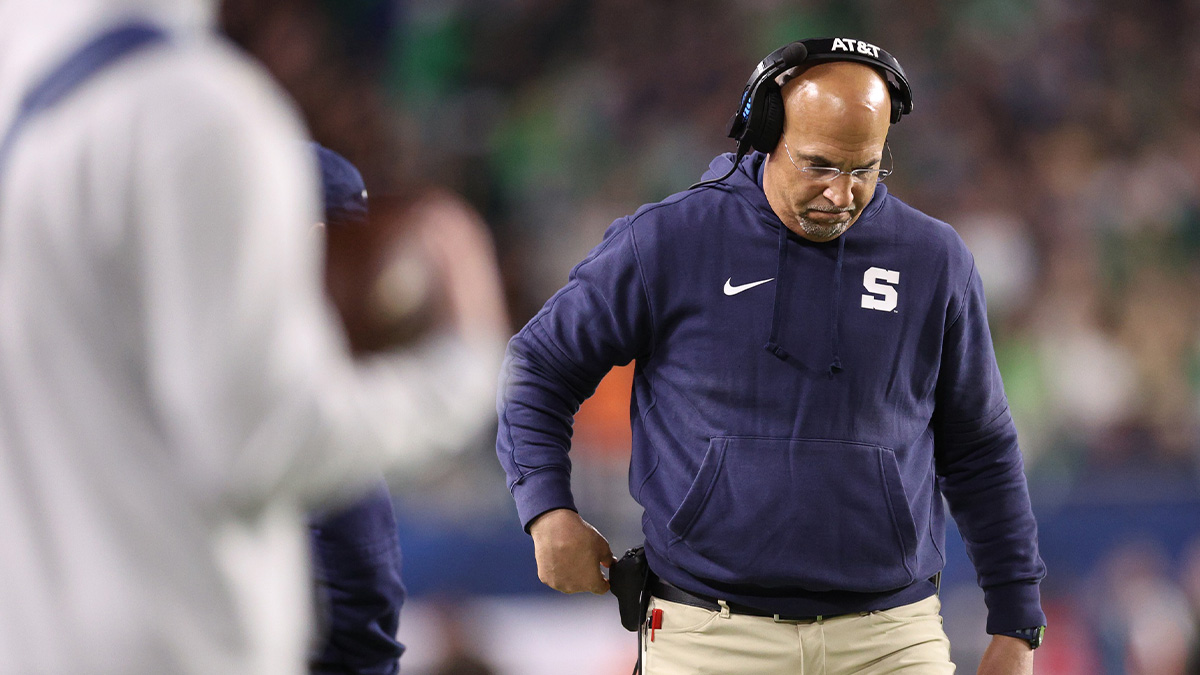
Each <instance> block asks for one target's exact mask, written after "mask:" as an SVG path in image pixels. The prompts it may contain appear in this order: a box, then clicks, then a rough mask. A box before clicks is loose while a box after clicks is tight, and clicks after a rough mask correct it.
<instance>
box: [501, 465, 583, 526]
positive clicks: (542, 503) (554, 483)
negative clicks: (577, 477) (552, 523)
mask: <svg viewBox="0 0 1200 675" xmlns="http://www.w3.org/2000/svg"><path fill="white" fill-rule="evenodd" d="M512 496H513V499H514V500H515V501H516V502H517V515H518V516H520V518H521V527H523V528H525V532H529V524H530V523H531V522H533V520H534V519H535V518H537V517H538V516H540V515H542V514H543V513H545V512H547V511H553V510H554V509H571V510H572V511H578V510H579V509H577V508H575V499H574V498H573V497H572V496H571V474H570V473H568V472H567V471H563V470H561V469H543V470H541V471H538V472H536V473H531V474H528V475H526V476H525V477H523V478H522V479H521V480H519V481H518V482H516V483H515V484H513V486H512Z"/></svg>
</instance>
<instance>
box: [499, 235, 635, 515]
mask: <svg viewBox="0 0 1200 675" xmlns="http://www.w3.org/2000/svg"><path fill="white" fill-rule="evenodd" d="M633 230H634V228H633V226H632V225H631V224H630V221H629V220H627V219H621V220H618V221H616V222H615V223H613V225H612V226H611V227H609V229H608V232H607V233H606V234H605V238H604V240H603V241H602V242H601V243H600V245H599V246H597V247H596V248H595V249H593V250H592V252H591V253H590V254H589V255H588V257H587V258H586V259H584V261H583V262H581V263H580V264H579V265H578V266H576V267H575V269H574V270H572V271H571V275H570V278H569V280H568V283H567V285H566V286H564V287H563V288H562V289H561V290H560V291H559V292H558V293H556V294H555V295H554V296H553V297H552V298H550V300H549V301H548V302H547V303H546V305H545V307H543V308H542V310H541V311H540V312H538V314H537V315H536V316H535V317H533V319H531V320H530V321H529V323H528V324H527V325H526V326H525V327H524V328H523V329H521V331H520V332H519V333H517V335H516V336H514V337H513V339H512V340H511V341H510V342H509V344H508V353H507V355H506V357H505V362H504V371H503V373H502V375H501V382H500V394H499V403H498V412H499V418H500V428H499V431H498V433H497V437H496V453H497V455H498V456H499V458H500V464H501V465H502V466H503V467H504V471H505V473H506V474H507V476H508V486H509V490H510V491H511V492H512V495H513V498H514V499H515V500H516V503H517V512H518V514H519V516H520V518H521V524H522V525H523V526H524V527H525V529H526V530H528V529H529V523H530V522H531V521H532V520H533V519H535V518H537V517H538V516H539V515H541V514H543V513H545V512H547V511H550V510H553V509H558V508H568V509H572V510H574V509H575V502H574V499H573V498H572V496H571V475H570V474H571V462H570V459H569V458H568V457H567V452H568V450H570V447H571V430H572V424H573V422H574V416H575V413H576V412H577V411H578V410H579V406H580V404H582V403H583V401H584V400H585V399H587V397H589V396H591V395H592V393H593V392H595V390H596V385H598V384H599V382H600V380H601V379H602V378H603V377H604V375H605V374H606V373H607V372H608V371H609V370H610V369H611V368H612V367H613V366H617V365H624V364H626V363H629V362H630V361H631V360H633V359H635V358H639V357H641V356H644V355H645V354H646V353H647V352H648V351H649V349H650V345H652V344H653V326H652V321H651V318H650V317H651V311H650V305H649V299H648V296H647V293H646V285H645V278H644V275H643V272H642V266H641V263H640V256H641V252H640V251H639V249H638V242H637V241H636V240H635V238H634V231H633Z"/></svg>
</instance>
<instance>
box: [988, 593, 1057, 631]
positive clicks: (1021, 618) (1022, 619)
mask: <svg viewBox="0 0 1200 675" xmlns="http://www.w3.org/2000/svg"><path fill="white" fill-rule="evenodd" d="M983 601H984V602H985V603H986V604H987V608H988V619H987V632H988V633H990V634H992V635H996V634H997V633H1007V632H1009V631H1014V630H1021V629H1022V628H1033V627H1035V626H1045V625H1046V615H1045V614H1044V613H1043V612H1042V596H1041V590H1040V586H1039V584H1038V582H1036V581H1033V582H1029V581H1019V582H1014V583H1011V584H1004V585H1001V586H993V587H991V588H985V589H983Z"/></svg>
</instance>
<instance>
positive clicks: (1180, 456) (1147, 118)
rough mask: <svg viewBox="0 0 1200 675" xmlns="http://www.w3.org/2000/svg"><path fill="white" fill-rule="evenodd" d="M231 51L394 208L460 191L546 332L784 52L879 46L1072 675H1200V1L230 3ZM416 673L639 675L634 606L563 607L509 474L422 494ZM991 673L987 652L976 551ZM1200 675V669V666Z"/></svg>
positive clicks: (614, 489)
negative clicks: (989, 335)
mask: <svg viewBox="0 0 1200 675" xmlns="http://www.w3.org/2000/svg"><path fill="white" fill-rule="evenodd" d="M222 14H223V16H222V21H223V25H224V26H225V28H226V31H227V32H228V33H229V34H230V36H231V37H232V38H233V39H234V40H235V41H237V42H238V43H240V44H241V45H243V46H244V47H245V48H246V49H248V50H249V51H250V52H251V53H252V54H254V55H255V56H256V57H257V58H259V59H261V60H262V61H263V62H264V63H266V64H267V67H268V68H270V70H271V71H272V72H273V73H274V74H275V76H276V77H277V78H278V79H279V81H280V82H281V83H282V84H283V85H284V86H285V87H286V88H287V89H288V90H289V92H290V93H291V94H292V96H293V97H294V98H295V99H296V100H297V102H298V103H299V106H300V107H301V109H302V112H303V114H304V116H305V118H306V119H307V121H308V123H309V125H310V128H311V130H312V133H313V134H314V136H315V138H316V139H317V140H318V141H320V142H322V143H324V144H325V145H328V146H329V147H332V148H334V149H336V150H338V151H339V152H342V153H343V154H345V155H346V156H348V157H349V158H350V159H351V160H353V161H354V162H355V163H357V164H358V165H359V166H360V167H361V168H362V169H363V173H364V175H365V177H366V181H367V185H368V188H369V189H370V190H371V192H372V194H373V195H375V196H383V195H388V196H392V197H396V198H398V199H405V198H407V197H411V196H413V195H419V194H422V193H423V192H426V191H428V190H430V189H433V188H434V187H435V186H441V187H444V188H449V189H450V190H453V191H456V192H457V193H459V194H461V195H462V196H464V197H465V198H466V200H467V201H469V202H470V204H471V205H473V206H474V207H475V208H476V209H477V210H478V211H479V212H480V213H481V214H482V215H483V217H484V219H485V220H486V221H487V223H488V224H489V227H490V228H491V230H492V232H493V234H494V235H495V237H496V241H497V246H498V248H499V253H500V256H501V262H502V269H503V271H504V274H505V282H506V290H507V294H508V301H509V308H510V314H511V317H512V320H513V324H514V326H516V327H519V326H521V325H523V324H524V322H525V321H526V320H527V319H528V318H529V317H531V316H532V315H533V314H534V313H535V312H536V311H537V310H538V308H539V307H540V306H541V304H542V303H543V302H544V301H545V300H546V299H547V298H548V297H549V296H550V295H551V294H552V293H553V292H554V291H555V290H556V289H557V288H558V287H559V286H561V285H562V284H563V283H564V282H565V280H566V275H567V272H568V270H569V269H570V267H571V266H572V265H573V264H574V263H575V262H577V261H579V260H580V259H581V258H582V257H583V256H584V255H585V254H586V252H587V251H588V250H589V249H590V248H591V247H592V246H594V245H595V244H596V243H597V242H598V241H599V240H600V237H601V235H602V233H603V231H604V229H605V228H606V227H607V226H608V224H609V223H610V222H611V221H612V220H613V219H614V218H616V217H619V216H621V215H624V214H626V213H631V212H633V211H634V210H635V209H636V208H637V207H638V206H639V205H640V204H642V203H644V202H648V201H657V200H659V199H661V198H663V197H665V196H666V195H668V194H670V193H672V192H675V191H678V190H682V189H684V188H686V187H687V186H688V185H689V184H691V183H692V182H693V181H695V180H697V178H698V176H699V175H700V173H701V172H702V171H703V170H704V168H705V167H706V166H707V164H708V160H709V159H710V158H711V156H713V155H714V154H716V153H718V152H723V151H726V150H728V149H729V148H730V145H729V143H728V141H727V140H726V139H724V136H723V134H724V127H725V123H726V121H727V119H728V116H729V115H730V114H731V112H732V110H733V108H734V106H735V105H736V102H737V99H738V96H739V95H740V93H741V89H742V86H743V84H744V83H745V80H746V78H747V76H748V74H749V72H750V70H751V69H752V68H753V66H754V65H755V64H756V63H757V62H758V60H759V59H760V58H761V57H762V56H763V55H765V54H766V53H767V52H769V51H770V50H772V49H774V48H775V47H778V46H780V45H782V44H785V43H786V42H789V41H791V40H794V39H799V38H802V37H815V36H824V35H849V36H854V37H859V38H862V39H866V40H868V41H870V42H873V43H876V44H879V45H880V46H882V47H884V48H885V49H887V50H889V51H890V52H891V53H892V54H894V55H896V56H897V58H899V60H900V62H901V63H902V64H903V65H904V67H905V68H906V70H907V72H908V74H909V77H910V79H911V81H912V84H913V88H914V91H915V102H916V110H915V113H914V114H913V115H911V116H909V117H907V118H905V119H904V121H903V122H902V123H900V124H899V125H898V126H896V127H895V128H894V130H893V131H892V134H891V147H892V150H893V152H894V156H895V170H896V171H895V174H894V176H893V177H892V178H889V179H888V180H889V186H890V189H891V190H892V191H893V192H894V193H895V194H897V195H898V196H900V197H901V198H903V199H905V200H906V201H908V202H909V203H911V204H913V205H914V206H916V207H918V208H920V209H922V210H924V211H926V212H927V213H930V214H932V215H934V216H937V217H939V218H941V219H943V220H946V221H947V222H949V223H951V224H952V225H954V226H955V228H956V229H957V230H958V231H959V232H960V233H961V235H962V236H963V238H964V239H965V240H966V241H967V243H968V244H969V246H970V247H971V249H972V251H973V252H974V253H975V256H976V258H977V261H978V265H979V268H980V270H981V273H982V276H983V279H984V282H985V284H986V286H987V293H988V299H989V306H990V316H991V325H992V330H993V334H994V337H995V341H996V347H997V352H998V355H999V358H1000V362H1001V369H1002V371H1003V374H1004V378H1005V383H1006V385H1007V390H1008V394H1009V398H1010V401H1011V405H1012V409H1013V413H1014V417H1015V418H1016V421H1017V425H1018V427H1019V429H1020V432H1021V439H1022V445H1023V449H1024V452H1025V458H1026V468H1027V472H1028V475H1029V478H1030V482H1031V490H1032V493H1033V498H1034V504H1035V510H1036V512H1037V515H1038V517H1039V521H1040V526H1041V545H1042V549H1043V556H1044V557H1045V559H1046V562H1047V565H1048V566H1049V570H1050V576H1049V577H1048V578H1047V580H1046V582H1045V584H1044V586H1043V593H1044V599H1045V607H1046V610H1047V614H1048V615H1049V620H1050V629H1049V632H1048V637H1047V642H1046V646H1045V647H1044V648H1043V650H1042V651H1040V652H1039V654H1038V660H1037V672H1038V673H1039V674H1041V675H1049V674H1055V675H1068V674H1069V675H1075V674H1078V675H1085V674H1086V675H1094V674H1098V673H1102V674H1117V673H1137V674H1148V675H1149V674H1154V675H1175V674H1178V673H1197V672H1200V665H1197V663H1196V652H1197V634H1198V629H1197V625H1198V616H1200V614H1198V612H1200V480H1198V477H1197V476H1198V472H1197V467H1198V464H1200V436H1198V434H1200V425H1198V421H1200V330H1197V328H1198V327H1200V302H1198V301H1197V297H1198V294H1200V84H1198V83H1200V2H1198V1H1197V0H1148V1H1147V2H1142V3H1127V2H1121V1H1118V0H1100V1H1096V2H1089V1H1086V0H961V1H958V2H953V1H951V0H916V1H911V2H897V1H890V0H889V1H883V2H868V1H866V0H827V1H821V0H813V1H809V2H784V1H782V0H742V1H741V2H716V1H710V0H650V1H647V0H642V1H635V0H226V4H225V7H224V9H223V12H222ZM630 379H631V374H630V372H629V371H628V370H617V371H614V372H613V373H612V374H611V375H610V376H609V378H608V379H607V380H606V381H605V382H604V383H603V384H602V385H601V388H600V391H599V392H598V393H597V395H596V397H594V398H593V400H591V401H589V403H588V404H587V405H586V406H585V409H584V410H583V411H581V413H580V415H579V419H578V424H577V433H576V442H575V449H574V451H573V453H572V454H573V457H574V460H575V474H574V482H575V485H576V494H577V497H578V503H579V506H580V509H581V511H582V512H583V514H584V516H585V518H587V519H589V520H590V521H591V522H593V523H594V524H595V525H596V526H597V527H598V528H599V529H600V530H601V531H602V532H603V533H605V534H606V535H607V536H608V538H609V540H610V541H611V542H612V545H613V549H614V551H616V552H617V553H618V555H619V554H620V552H621V551H623V550H624V549H625V548H627V547H629V546H632V545H636V544H637V543H639V542H640V538H639V529H638V523H639V516H640V510H639V508H638V507H637V506H636V504H634V503H633V501H632V499H631V498H630V497H629V496H628V492H627V488H626V484H625V482H626V463H627V457H628V452H629V449H628V443H629V432H628V419H627V415H628V396H629V384H630ZM396 497H397V505H398V506H397V509H398V515H399V519H400V523H401V525H400V529H401V538H402V542H403V545H404V548H405V555H406V562H405V565H406V568H405V575H406V581H407V583H408V587H409V589H410V591H411V594H412V597H411V600H410V602H409V604H408V605H407V606H406V608H405V612H404V615H403V618H402V626H401V636H402V637H403V639H404V640H405V641H406V642H407V643H408V644H409V646H410V648H409V652H408V654H407V655H406V656H405V658H404V660H403V661H402V664H403V667H404V671H405V672H406V673H410V674H415V675H422V674H429V675H433V674H440V675H448V674H450V673H460V674H464V675H465V674H468V673H495V674H497V675H507V674H517V673H520V674H521V675H537V674H541V673H545V674H555V675H563V674H568V675H615V674H617V673H626V672H629V670H630V669H631V666H632V663H633V660H634V656H635V639H634V637H633V635H632V634H629V633H625V632H624V631H622V630H621V628H620V627H619V625H618V621H617V611H616V605H615V601H614V600H613V599H612V598H611V597H606V598H598V597H580V596H574V597H564V596H559V595H557V594H555V593H553V592H551V591H549V590H547V589H545V588H542V587H541V586H540V584H539V583H538V580H537V576H536V571H535V566H534V562H533V550H532V544H531V542H530V540H529V538H528V536H527V535H525V534H524V533H523V532H522V531H521V529H520V526H519V524H518V522H517V518H516V512H515V509H514V507H513V505H512V502H511V500H510V498H509V496H508V494H507V491H506V489H505V485H504V477H503V474H502V473H501V471H500V468H499V466H498V464H497V462H496V460H495V457H494V454H493V451H492V449H491V447H490V444H489V443H487V442H484V443H481V444H480V447H479V448H477V449H476V450H475V451H474V452H473V453H472V454H471V455H470V456H468V457H465V458H463V459H462V460H461V461H460V462H459V463H458V465H456V466H455V467H452V468H450V469H448V470H446V471H445V472H443V473H441V474H439V475H437V476H430V477H428V479H427V480H422V481H421V482H420V483H419V484H413V485H403V486H398V490H397V494H396ZM948 537H949V539H950V541H951V543H952V545H951V547H950V549H951V556H950V560H949V562H948V567H947V573H946V580H945V584H944V586H943V601H944V603H945V609H944V614H945V617H946V629H947V632H948V633H949V634H950V636H951V640H952V642H953V657H954V659H955V661H956V662H957V663H958V664H959V666H960V670H961V672H966V673H973V672H974V668H975V665H976V663H977V662H978V659H979V656H980V654H981V652H982V649H983V647H984V646H985V645H986V636H985V635H984V632H983V621H984V607H983V602H982V594H981V593H980V592H979V591H978V589H976V588H975V583H974V575H973V572H972V571H971V568H970V565H969V562H968V561H967V560H966V556H965V554H964V553H963V550H962V547H961V543H960V542H958V536H957V534H956V533H954V532H951V533H950V534H949V535H948ZM1189 653H1191V654H1192V656H1191V661H1192V662H1191V665H1190V666H1189V665H1188V661H1189Z"/></svg>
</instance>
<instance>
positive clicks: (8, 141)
mask: <svg viewBox="0 0 1200 675" xmlns="http://www.w3.org/2000/svg"><path fill="white" fill-rule="evenodd" d="M166 39H167V34H166V32H164V31H163V30H162V29H161V28H159V27H157V26H154V25H152V24H149V23H143V22H131V23H125V24H121V25H118V26H115V27H113V28H111V29H109V30H107V31H105V32H103V33H101V34H100V35H98V36H96V37H95V38H93V39H92V40H90V41H88V42H87V43H86V44H85V45H83V46H82V47H80V48H79V49H78V50H76V51H75V52H74V53H72V54H71V55H70V56H68V57H67V58H66V59H64V60H63V61H62V63H60V64H59V65H58V66H56V67H55V68H53V69H52V70H51V71H50V72H49V73H48V74H47V75H46V76H45V77H44V78H43V79H42V80H41V81H40V82H39V83H38V84H37V85H35V86H34V87H33V88H32V89H30V90H29V92H28V93H27V94H26V95H25V97H24V98H23V99H22V100H21V103H20V105H19V106H18V107H17V113H16V115H15V116H14V118H13V121H12V123H11V124H9V128H8V131H6V132H5V134H4V140H3V141H0V171H2V170H3V168H4V163H5V161H6V160H7V158H8V154H9V152H11V151H12V146H13V143H15V142H16V139H17V136H18V135H19V134H20V132H21V130H22V129H23V128H24V126H25V125H26V124H28V123H29V121H30V120H31V119H33V117H34V116H36V115H37V114H38V113H40V112H42V111H44V110H48V109H50V108H52V107H54V106H55V105H57V104H58V103H59V102H60V101H62V100H63V99H65V98H66V97H67V95H68V94H70V93H71V92H72V91H75V89H77V88H78V87H79V86H80V85H81V84H83V83H84V82H86V81H87V80H88V79H90V78H91V77H92V76H94V75H96V74H97V73H99V72H100V71H102V70H104V69H105V68H106V67H107V66H110V65H112V64H114V63H116V62H117V61H119V60H121V59H122V58H123V57H125V56H128V55H130V54H133V53H134V52H137V51H139V50H141V49H144V48H146V47H151V46H154V45H156V44H159V43H162V42H165V41H166Z"/></svg>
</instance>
